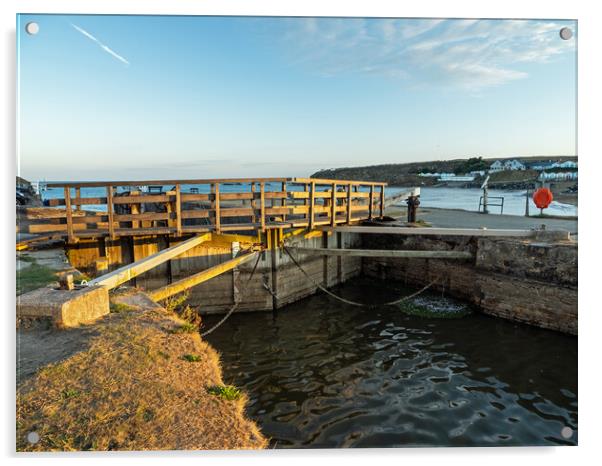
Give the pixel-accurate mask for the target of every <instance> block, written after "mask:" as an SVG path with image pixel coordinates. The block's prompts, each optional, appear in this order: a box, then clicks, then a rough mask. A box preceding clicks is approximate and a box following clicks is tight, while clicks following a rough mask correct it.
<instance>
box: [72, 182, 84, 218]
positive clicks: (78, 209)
mask: <svg viewBox="0 0 602 466" xmlns="http://www.w3.org/2000/svg"><path fill="white" fill-rule="evenodd" d="M81 191H82V190H81V188H80V187H79V186H78V187H77V188H75V197H76V198H79V197H81ZM72 204H74V203H73V202H72ZM75 210H76V211H78V212H79V211H80V210H81V205H80V204H75Z"/></svg>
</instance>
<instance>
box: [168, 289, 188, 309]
mask: <svg viewBox="0 0 602 466" xmlns="http://www.w3.org/2000/svg"><path fill="white" fill-rule="evenodd" d="M189 296H190V293H189V292H188V291H186V292H184V293H180V294H178V295H175V296H172V297H170V298H167V299H166V300H165V301H164V302H163V307H164V308H165V309H166V310H167V311H169V312H176V311H177V310H178V309H179V308H180V307H181V306H182V304H184V303H185V302H186V300H187V299H188V297H189Z"/></svg>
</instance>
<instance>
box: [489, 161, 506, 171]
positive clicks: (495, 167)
mask: <svg viewBox="0 0 602 466" xmlns="http://www.w3.org/2000/svg"><path fill="white" fill-rule="evenodd" d="M503 169H504V164H503V162H502V161H501V160H496V161H495V162H493V163H492V164H491V165H490V166H489V171H492V172H500V171H502V170H503Z"/></svg>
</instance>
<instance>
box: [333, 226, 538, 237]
mask: <svg viewBox="0 0 602 466" xmlns="http://www.w3.org/2000/svg"><path fill="white" fill-rule="evenodd" d="M323 229H324V230H327V231H340V232H342V233H345V232H347V233H378V234H383V235H431V236H479V237H491V236H510V237H520V238H529V237H533V236H535V234H536V231H535V230H507V229H500V230H495V229H491V230H490V229H478V228H407V227H384V226H383V227H379V226H337V227H324V228H323Z"/></svg>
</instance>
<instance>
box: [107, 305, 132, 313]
mask: <svg viewBox="0 0 602 466" xmlns="http://www.w3.org/2000/svg"><path fill="white" fill-rule="evenodd" d="M109 310H110V311H111V312H112V313H113V314H120V313H122V312H132V311H135V310H136V308H135V307H133V306H130V305H129V304H123V303H111V304H110V305H109Z"/></svg>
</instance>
